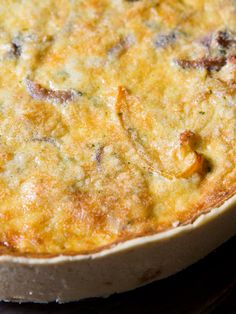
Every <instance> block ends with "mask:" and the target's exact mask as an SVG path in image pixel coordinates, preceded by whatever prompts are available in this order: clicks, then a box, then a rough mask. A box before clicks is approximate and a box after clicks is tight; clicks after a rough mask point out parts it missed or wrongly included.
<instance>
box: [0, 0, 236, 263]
mask: <svg viewBox="0 0 236 314" xmlns="http://www.w3.org/2000/svg"><path fill="white" fill-rule="evenodd" d="M0 10H1V13H0V27H1V36H0V64H1V69H2V74H1V77H0V103H1V112H0V135H1V142H0V145H1V146H0V148H1V151H0V188H1V192H0V199H1V203H0V226H1V228H0V244H1V245H0V247H1V248H0V252H1V254H11V255H15V256H34V257H53V256H56V255H58V254H64V255H76V254H88V253H92V252H98V251H100V250H103V249H105V248H108V247H110V246H112V245H114V244H116V243H118V242H123V241H126V240H128V239H132V238H135V237H141V236H144V235H150V234H155V233H158V232H162V231H164V230H169V229H171V228H174V227H176V226H178V225H185V224H187V223H191V222H193V221H194V220H195V219H196V218H197V217H198V216H199V215H201V214H202V213H206V212H208V211H210V210H211V209H212V208H214V207H218V206H220V205H221V204H222V203H224V202H225V201H226V200H227V199H229V198H230V197H231V196H233V195H234V194H235V193H236V167H235V164H236V157H235V156H236V151H235V150H236V148H235V140H236V132H235V120H236V119H235V118H236V116H235V115H236V113H235V108H236V106H235V105H236V100H235V98H236V88H235V86H236V65H235V61H234V60H235V55H236V37H235V36H236V21H235V5H234V4H233V3H232V1H229V0H227V1H222V0H214V1H208V0H205V1H192V0H185V1H174V0H168V1H148V0H140V1H119V2H112V1H107V0H102V1H93V0H89V1H67V0H60V1H54V0H49V1H45V2H43V3H42V2H41V1H38V0H34V1H31V2H29V3H27V4H25V5H23V4H20V3H16V2H15V1H8V2H6V3H5V2H3V3H2V4H0ZM23 16H24V18H23ZM37 16H41V17H42V18H41V19H40V20H39V19H38V18H37ZM199 21H201V23H199Z"/></svg>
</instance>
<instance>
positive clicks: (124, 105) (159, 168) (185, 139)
mask: <svg viewBox="0 0 236 314" xmlns="http://www.w3.org/2000/svg"><path fill="white" fill-rule="evenodd" d="M116 113H117V116H118V119H119V123H120V125H121V128H122V129H123V131H124V132H125V134H126V136H127V138H128V140H129V142H130V143H131V145H132V146H133V147H134V149H135V151H136V152H137V154H138V155H139V156H140V158H141V159H142V160H143V161H144V162H145V163H146V164H147V165H148V167H149V169H150V171H152V172H156V173H158V174H160V175H161V176H163V177H165V178H167V179H175V178H188V177H191V176H192V175H193V174H194V173H200V172H201V171H202V168H203V167H202V166H203V160H204V158H203V156H202V155H201V154H199V153H197V152H196V151H195V150H194V139H195V134H194V133H193V132H191V131H189V130H186V131H184V132H183V133H181V134H180V138H179V140H178V144H177V145H176V147H175V148H174V149H173V151H172V155H171V157H172V160H171V165H169V167H168V166H166V165H164V164H163V162H162V160H161V158H160V155H159V152H158V151H157V150H155V151H154V150H152V149H150V148H147V147H144V145H143V144H141V143H140V141H139V140H138V135H137V133H136V132H135V131H133V129H132V127H131V122H130V119H129V116H130V110H129V105H128V102H127V91H126V89H125V88H124V87H121V86H120V87H118V94H117V100H116ZM167 163H168V162H167Z"/></svg>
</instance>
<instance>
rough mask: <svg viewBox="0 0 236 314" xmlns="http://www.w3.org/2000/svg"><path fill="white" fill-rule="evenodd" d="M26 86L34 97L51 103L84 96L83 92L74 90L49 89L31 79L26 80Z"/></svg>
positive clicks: (62, 102) (64, 101)
mask: <svg viewBox="0 0 236 314" xmlns="http://www.w3.org/2000/svg"><path fill="white" fill-rule="evenodd" d="M26 87H27V90H28V93H29V94H30V96H31V97H32V98H33V99H35V100H43V101H46V102H50V103H57V104H64V103H68V102H72V101H75V100H76V98H77V97H79V96H82V93H81V92H78V91H74V90H52V89H47V88H45V87H43V86H42V85H40V84H38V83H35V82H33V81H31V80H29V79H27V80H26Z"/></svg>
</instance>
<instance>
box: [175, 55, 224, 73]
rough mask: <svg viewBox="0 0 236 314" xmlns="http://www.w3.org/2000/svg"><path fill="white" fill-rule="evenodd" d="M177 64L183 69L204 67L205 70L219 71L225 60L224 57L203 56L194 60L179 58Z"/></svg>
mask: <svg viewBox="0 0 236 314" xmlns="http://www.w3.org/2000/svg"><path fill="white" fill-rule="evenodd" d="M176 62H177V64H178V65H179V66H180V67H181V68H183V69H206V70H207V71H219V70H220V69H221V68H222V67H223V66H224V65H225V64H226V62H227V59H226V58H225V57H218V58H212V57H203V58H201V59H196V60H186V59H179V60H176Z"/></svg>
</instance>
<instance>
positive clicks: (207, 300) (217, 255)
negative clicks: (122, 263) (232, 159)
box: [0, 237, 236, 314]
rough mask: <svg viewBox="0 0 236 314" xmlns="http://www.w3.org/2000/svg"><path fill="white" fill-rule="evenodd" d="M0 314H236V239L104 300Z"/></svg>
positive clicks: (21, 307) (2, 307) (9, 307)
mask: <svg viewBox="0 0 236 314" xmlns="http://www.w3.org/2000/svg"><path fill="white" fill-rule="evenodd" d="M0 313H1V314H39V313H40V314H41V313H42V314H49V313H50V314H72V313H73V314H93V313H96V314H108V313H109V314H126V313H127V314H132V313H136V314H139V313H140V314H141V313H145V314H146V313H147V314H152V313H155V314H158V313H163V314H168V313H173V314H178V313H180V314H184V313H196V314H200V313H214V314H218V313H219V314H221V313H222V314H228V313H229V314H231V313H232V314H236V237H235V238H233V239H231V240H230V241H228V242H227V243H226V244H224V245H223V246H222V247H220V248H219V249H217V250H216V251H215V252H213V253H212V254H210V255H209V256H208V257H207V258H205V259H204V260H202V261H200V262H199V263H197V264H195V265H193V266H191V267H189V268H188V269H187V270H185V271H183V272H181V273H179V274H177V275H175V276H172V277H171V278H169V279H165V280H162V281H159V282H155V283H153V284H150V285H148V286H146V287H144V288H140V289H137V290H135V291H132V292H128V293H123V294H121V295H115V296H112V297H110V298H107V299H92V300H86V301H82V302H78V303H71V304H65V305H58V304H50V305H37V304H11V303H0Z"/></svg>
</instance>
